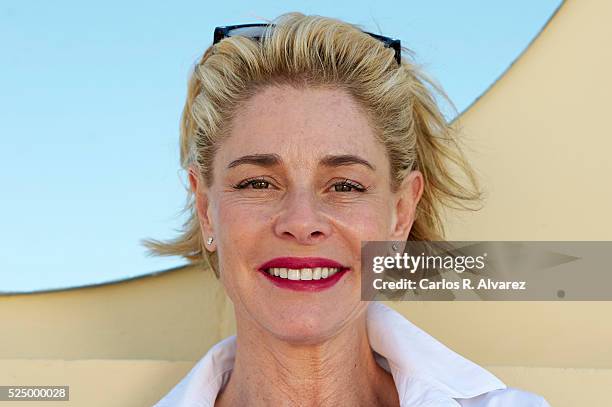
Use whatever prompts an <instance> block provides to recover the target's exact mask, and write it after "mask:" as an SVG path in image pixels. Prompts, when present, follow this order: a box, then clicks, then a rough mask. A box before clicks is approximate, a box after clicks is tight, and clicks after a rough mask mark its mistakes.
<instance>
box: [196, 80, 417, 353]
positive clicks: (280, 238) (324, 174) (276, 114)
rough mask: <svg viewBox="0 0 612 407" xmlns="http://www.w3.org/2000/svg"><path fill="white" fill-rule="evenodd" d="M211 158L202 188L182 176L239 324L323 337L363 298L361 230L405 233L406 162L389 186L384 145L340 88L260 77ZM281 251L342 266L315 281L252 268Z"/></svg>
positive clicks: (376, 236) (290, 335)
mask: <svg viewBox="0 0 612 407" xmlns="http://www.w3.org/2000/svg"><path fill="white" fill-rule="evenodd" d="M213 165H214V180H213V185H212V186H211V187H210V188H208V189H207V188H205V187H204V186H203V185H197V180H196V179H195V177H194V176H192V175H191V176H190V181H191V182H192V187H193V188H194V190H195V191H196V196H197V200H198V205H197V206H198V214H199V219H200V223H201V226H202V230H203V236H204V239H206V238H207V237H208V236H214V238H215V240H214V243H213V245H212V246H209V247H208V248H209V249H211V248H213V249H214V250H218V257H219V270H220V275H221V281H222V284H223V285H224V286H225V289H226V291H227V293H228V295H229V296H230V298H231V299H232V302H233V303H234V307H235V309H236V312H237V318H240V319H246V320H248V321H249V323H248V324H246V325H244V326H250V327H254V328H255V329H263V330H265V331H267V332H269V333H271V334H273V335H275V336H276V337H278V338H281V339H283V340H285V341H291V342H301V343H316V342H318V341H322V340H325V339H326V338H329V337H330V336H333V335H334V334H336V333H337V332H339V331H340V330H341V329H342V328H343V327H344V326H346V325H347V324H350V322H351V321H353V320H354V319H355V318H357V317H358V316H359V315H360V314H361V313H362V312H363V311H364V310H365V307H366V305H367V303H366V302H361V301H360V295H361V286H360V269H361V267H360V260H361V242H362V241H366V240H406V239H407V237H408V233H409V231H410V227H411V226H412V220H413V214H414V209H415V206H416V203H417V202H418V198H419V197H420V194H421V190H422V176H421V174H420V173H418V172H413V173H412V174H411V175H410V177H408V178H407V179H406V182H404V184H403V185H402V188H401V189H400V191H398V192H397V193H396V194H393V193H392V192H391V190H390V178H389V161H388V158H387V154H386V152H385V148H384V146H383V145H381V144H380V143H379V142H378V141H377V140H376V139H375V136H374V133H373V130H372V129H371V127H370V125H369V123H368V121H367V118H366V116H365V114H364V113H363V112H362V111H360V110H359V108H358V105H357V103H356V102H355V101H354V100H353V98H352V97H351V96H350V95H349V94H348V93H345V92H344V91H342V90H339V89H323V88H310V89H302V90H298V89H294V88H293V87H290V86H276V87H267V88H264V89H262V90H261V91H259V93H257V94H256V95H255V96H254V97H253V98H251V99H250V100H248V101H247V102H245V103H244V104H242V105H241V108H240V109H239V113H238V114H237V115H236V116H235V118H234V120H233V122H232V131H231V134H230V135H229V137H228V138H227V139H225V140H224V141H223V142H222V143H221V145H220V146H219V150H218V151H217V153H216V156H215V159H214V163H213ZM288 257H290V258H294V259H293V260H294V261H297V262H298V263H297V264H298V265H299V261H300V260H304V259H306V258H313V257H316V258H323V259H329V260H333V261H335V262H337V263H340V264H341V265H343V266H346V267H348V268H350V269H349V270H347V271H345V272H342V273H340V274H341V278H339V279H337V276H336V279H337V281H336V282H335V284H333V285H331V286H329V287H326V288H325V289H319V290H309V289H307V290H295V289H291V288H287V284H285V285H282V284H281V285H280V286H279V285H278V284H276V283H275V281H274V279H279V278H281V277H280V276H279V277H272V276H269V275H268V276H267V275H266V274H265V271H261V270H259V268H260V267H261V266H262V265H263V264H264V263H266V262H268V261H270V260H272V259H277V258H288ZM280 261H281V263H283V262H285V261H288V260H286V259H285V260H282V259H281V260H280ZM289 261H291V259H290V260H289ZM281 266H282V264H281ZM294 267H295V268H299V267H298V266H294ZM322 281H323V279H320V280H318V281H311V282H310V283H309V282H305V283H306V285H308V284H311V283H321V282H322ZM291 282H292V281H290V280H288V279H285V280H284V283H289V284H291Z"/></svg>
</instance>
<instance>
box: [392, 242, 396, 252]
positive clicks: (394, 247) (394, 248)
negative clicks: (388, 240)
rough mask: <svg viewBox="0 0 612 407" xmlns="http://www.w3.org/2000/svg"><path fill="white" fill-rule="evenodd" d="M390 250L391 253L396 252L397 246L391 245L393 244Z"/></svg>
mask: <svg viewBox="0 0 612 407" xmlns="http://www.w3.org/2000/svg"><path fill="white" fill-rule="evenodd" d="M391 248H392V249H393V251H394V252H396V251H397V245H396V244H395V243H393V244H392V245H391Z"/></svg>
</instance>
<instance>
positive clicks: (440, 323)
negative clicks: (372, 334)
mask: <svg viewBox="0 0 612 407" xmlns="http://www.w3.org/2000/svg"><path fill="white" fill-rule="evenodd" d="M611 16H612V2H608V1H606V0H598V1H597V0H581V1H567V2H566V3H565V4H564V5H563V6H562V7H561V9H560V10H559V12H558V13H557V15H556V16H555V18H554V19H553V20H552V21H551V22H550V23H549V24H548V26H547V27H546V29H545V30H544V31H543V32H542V33H541V35H540V36H539V37H538V38H537V39H536V40H535V41H534V43H533V44H532V45H531V46H530V47H529V49H528V50H527V51H526V52H525V53H524V54H523V55H522V57H521V58H520V59H519V60H518V61H517V62H516V63H515V64H514V65H513V66H512V67H511V69H509V71H508V72H507V73H506V74H505V75H504V76H503V77H502V78H501V79H500V80H499V81H498V82H497V83H496V84H495V85H494V86H492V88H491V89H490V90H489V91H488V92H487V93H486V94H485V95H483V97H482V98H481V99H480V100H479V101H478V102H477V103H475V104H474V105H473V106H472V107H471V108H470V109H469V110H468V111H467V112H465V113H464V114H463V115H462V117H461V118H460V119H459V121H458V123H459V124H460V125H461V126H462V127H463V135H464V137H465V140H466V142H467V143H468V144H469V146H470V149H471V150H470V151H469V152H468V154H469V156H470V158H471V160H472V162H473V163H474V165H475V166H476V168H477V170H478V171H479V172H480V174H481V176H482V179H483V181H484V186H485V188H486V190H487V191H488V200H487V202H486V206H485V208H484V209H483V210H482V211H480V212H477V213H467V214H462V215H458V214H456V213H449V216H448V225H449V229H448V230H449V237H450V238H451V239H455V240H485V239H492V240H493V239H495V240H612V227H611V226H612V217H611V216H610V214H609V210H610V208H612V191H611V189H610V181H609V179H608V178H609V174H612V160H610V159H609V158H608V155H609V152H610V151H612V137H611V136H610V134H609V133H610V131H609V130H608V126H607V121H608V120H609V116H610V115H609V113H608V110H609V107H610V103H609V101H608V98H609V95H610V94H611V93H612V79H611V78H610V76H609V72H612V47H610V46H609V39H610V38H612V32H611V31H612V25H610V24H609V22H608V20H609V19H610V17H611ZM475 63H477V61H475ZM83 267H84V268H86V265H84V266H83ZM390 305H391V306H393V307H394V308H396V309H398V310H399V311H400V312H402V313H403V314H404V315H406V316H407V317H408V318H409V319H411V320H412V321H413V322H414V323H416V324H417V325H419V326H421V327H422V328H423V329H425V330H426V331H428V332H430V333H431V334H433V335H434V336H435V337H437V338H438V339H439V340H441V341H442V342H444V343H445V344H447V345H448V346H449V347H451V348H452V349H454V350H456V351H458V352H459V353H462V354H463V355H465V356H467V357H468V358H470V359H472V360H474V361H476V362H478V363H481V364H484V365H486V366H492V367H491V369H492V370H493V371H494V372H495V373H497V374H499V376H500V377H501V378H502V379H503V380H506V381H507V382H508V383H509V384H511V385H516V386H519V387H522V388H525V389H528V390H533V391H536V392H539V393H541V394H543V395H544V396H545V397H547V398H548V399H549V401H551V403H552V405H553V406H568V407H569V406H578V405H605V404H606V403H608V404H609V401H608V400H607V397H608V396H607V395H606V394H605V391H604V390H606V389H605V388H604V385H605V386H607V388H608V389H609V388H612V373H611V372H612V352H610V344H611V343H612V318H611V317H610V315H612V302H608V303H605V302H572V303H570V302H568V303H563V302H512V303H510V302H508V303H505V302H458V303H434V302H411V303H393V304H390ZM0 321H2V335H0V384H33V383H36V384H70V385H71V392H72V394H73V401H72V402H71V403H68V404H66V405H71V406H75V405H86V406H93V405H110V404H108V403H109V400H111V401H112V400H115V401H118V400H120V401H121V402H119V403H118V404H117V403H115V404H114V405H134V406H138V405H148V404H150V403H151V402H152V401H155V400H156V399H157V398H158V397H159V396H161V395H162V394H164V393H165V392H167V391H168V390H169V388H170V387H171V386H172V385H173V384H174V383H175V382H176V381H178V380H179V379H180V378H181V377H182V375H183V374H184V373H185V372H186V371H187V370H188V368H189V367H190V366H191V365H192V364H193V362H194V361H195V360H196V359H198V358H199V357H201V356H202V355H203V353H205V352H206V350H207V349H208V348H209V347H210V346H211V345H212V344H213V343H215V342H217V341H218V340H219V339H221V338H223V337H225V336H227V335H229V334H230V333H232V332H233V330H234V323H233V317H232V307H231V304H230V303H229V302H228V301H227V299H226V297H225V295H224V294H223V292H222V290H221V289H220V287H219V285H218V282H217V281H216V280H215V279H214V277H212V275H211V273H209V272H205V271H203V270H197V269H195V268H193V267H191V268H184V269H180V270H175V271H171V272H166V273H161V274H157V275H154V276H148V277H145V278H140V279H135V280H131V281H126V282H122V283H117V284H109V285H103V286H98V287H92V288H82V289H74V290H65V291H59V292H53V293H39V294H29V295H14V296H4V297H0ZM90 359H93V360H90ZM100 382H104V383H106V387H104V388H102V387H100V386H99V383H100ZM147 389H149V390H147ZM588 389H592V392H591V393H590V394H591V395H590V397H592V399H591V400H590V401H589V400H583V401H582V403H579V402H578V400H580V397H583V396H584V395H585V394H589V393H588V391H587V390H588ZM598 389H599V390H598ZM109 394H110V395H114V396H113V397H114V398H110V397H111V396H110V395H109ZM20 405H23V406H26V405H27V403H23V404H20ZM56 405H59V403H58V404H56Z"/></svg>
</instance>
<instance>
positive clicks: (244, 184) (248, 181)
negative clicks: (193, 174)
mask: <svg viewBox="0 0 612 407" xmlns="http://www.w3.org/2000/svg"><path fill="white" fill-rule="evenodd" d="M256 182H264V183H266V184H271V182H269V181H266V180H265V179H263V178H251V179H246V180H244V181H242V182H240V183H238V184H236V185H234V189H245V188H246V187H247V186H249V185H253V184H254V183H256ZM336 185H348V186H350V187H351V188H353V189H354V190H356V191H357V192H366V191H367V190H368V188H366V187H364V186H362V185H361V184H358V183H356V182H354V181H351V180H349V179H345V180H344V181H342V182H337V183H335V184H333V185H332V186H334V187H335V186H336ZM252 189H268V188H252ZM336 192H352V191H336Z"/></svg>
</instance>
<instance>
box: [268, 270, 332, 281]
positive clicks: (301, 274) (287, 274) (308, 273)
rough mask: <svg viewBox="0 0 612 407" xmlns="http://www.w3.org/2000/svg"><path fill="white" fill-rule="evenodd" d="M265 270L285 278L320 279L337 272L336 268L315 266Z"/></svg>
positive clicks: (272, 274)
mask: <svg viewBox="0 0 612 407" xmlns="http://www.w3.org/2000/svg"><path fill="white" fill-rule="evenodd" d="M266 271H267V272H268V274H270V275H271V276H275V277H280V278H286V279H288V280H321V279H325V278H328V277H331V276H333V275H334V274H336V273H337V272H338V268H332V267H316V268H313V269H311V268H303V269H288V268H284V267H281V268H277V267H273V268H269V269H267V270H266Z"/></svg>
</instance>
